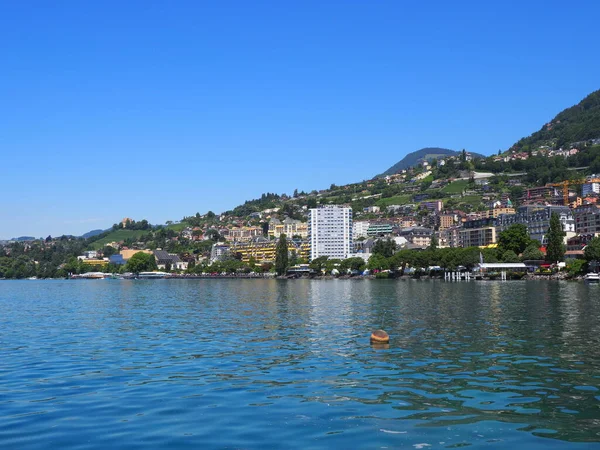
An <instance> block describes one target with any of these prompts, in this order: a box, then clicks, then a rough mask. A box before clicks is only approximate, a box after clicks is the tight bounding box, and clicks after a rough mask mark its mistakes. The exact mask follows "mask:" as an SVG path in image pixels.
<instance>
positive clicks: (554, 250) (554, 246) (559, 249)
mask: <svg viewBox="0 0 600 450" xmlns="http://www.w3.org/2000/svg"><path fill="white" fill-rule="evenodd" d="M565 235H566V233H565V232H564V231H563V227H562V224H561V223H560V219H559V218H558V214H556V213H552V216H551V217H550V228H548V234H547V235H546V237H547V238H548V246H547V247H546V260H547V261H549V262H557V261H562V259H563V257H564V256H565V245H564V244H563V239H564V237H565Z"/></svg>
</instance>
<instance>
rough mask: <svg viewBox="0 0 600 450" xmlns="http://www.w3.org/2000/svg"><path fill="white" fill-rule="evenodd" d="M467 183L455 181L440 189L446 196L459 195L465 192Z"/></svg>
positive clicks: (465, 181)
mask: <svg viewBox="0 0 600 450" xmlns="http://www.w3.org/2000/svg"><path fill="white" fill-rule="evenodd" d="M468 184H469V182H468V181H467V180H457V181H454V182H452V183H450V184H449V185H447V186H444V187H443V188H442V192H445V193H446V194H460V193H462V191H464V190H465V188H466V187H467V185H468Z"/></svg>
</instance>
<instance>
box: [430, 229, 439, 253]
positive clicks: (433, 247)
mask: <svg viewBox="0 0 600 450" xmlns="http://www.w3.org/2000/svg"><path fill="white" fill-rule="evenodd" d="M437 248H438V240H437V237H436V235H435V233H433V234H432V235H431V242H430V244H429V250H432V251H434V252H435V251H436V250H437Z"/></svg>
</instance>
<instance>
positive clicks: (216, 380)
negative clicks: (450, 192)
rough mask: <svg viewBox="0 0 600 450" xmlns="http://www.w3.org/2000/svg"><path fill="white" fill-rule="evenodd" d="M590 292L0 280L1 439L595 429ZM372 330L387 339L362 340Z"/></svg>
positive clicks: (494, 437) (388, 438) (444, 444)
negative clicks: (383, 341) (383, 332)
mask: <svg viewBox="0 0 600 450" xmlns="http://www.w3.org/2000/svg"><path fill="white" fill-rule="evenodd" d="M599 292H600V289H599V288H598V286H588V285H584V284H579V283H559V282H505V283H502V282H470V283H443V282H428V281H380V280H374V281H369V280H328V281H309V280H294V281H281V280H186V281H184V280H172V281H171V280H154V281H151V280H144V281H127V280H125V281H117V280H115V281H87V282H86V281H81V282H73V281H60V282H59V281H56V282H49V281H24V282H2V283H1V284H0V311H1V312H2V314H1V315H0V417H1V418H2V420H1V421H0V446H2V447H6V448H47V447H49V446H52V447H65V446H68V447H76V448H79V447H81V448H83V447H107V446H115V447H127V448H133V447H140V448H142V447H148V446H154V447H157V446H163V447H166V446H168V447H170V448H171V447H199V446H202V447H208V448H210V447H213V448H214V447H234V448H235V447H243V448H248V447H264V446H271V447H297V448H321V447H340V448H373V447H399V446H408V447H414V448H453V447H459V446H465V445H471V446H475V447H477V446H481V447H484V446H496V447H498V448H505V447H507V446H509V445H517V446H520V447H521V448H536V447H539V448H547V447H548V446H550V447H553V448H571V447H579V446H582V447H585V448H590V447H593V446H597V443H599V442H600V409H599V407H600V391H598V387H599V385H600V370H599V369H600V367H599V366H600V360H599V358H598V356H599V350H598V349H599V348H600V342H599V341H600V330H599V321H600V318H599V317H600V316H599V312H600V295H598V294H599ZM377 328H383V329H385V330H386V331H387V332H388V333H389V334H390V338H391V339H390V343H389V344H371V343H370V342H369V337H370V333H371V331H372V330H374V329H377Z"/></svg>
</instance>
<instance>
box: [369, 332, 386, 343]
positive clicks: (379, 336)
mask: <svg viewBox="0 0 600 450" xmlns="http://www.w3.org/2000/svg"><path fill="white" fill-rule="evenodd" d="M371 342H372V343H377V344H387V343H388V342H390V335H389V334H387V333H386V332H385V331H383V330H376V331H373V332H372V333H371Z"/></svg>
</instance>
